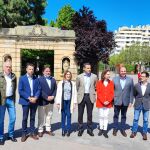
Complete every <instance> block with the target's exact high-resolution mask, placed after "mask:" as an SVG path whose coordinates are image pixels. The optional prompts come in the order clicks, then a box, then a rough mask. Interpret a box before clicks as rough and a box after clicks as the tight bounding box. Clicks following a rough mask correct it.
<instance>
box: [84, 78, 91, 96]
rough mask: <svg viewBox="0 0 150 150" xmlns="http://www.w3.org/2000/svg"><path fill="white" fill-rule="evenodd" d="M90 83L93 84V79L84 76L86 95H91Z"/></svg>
mask: <svg viewBox="0 0 150 150" xmlns="http://www.w3.org/2000/svg"><path fill="white" fill-rule="evenodd" d="M90 82H91V78H90V77H88V76H86V75H84V87H85V92H84V93H90Z"/></svg>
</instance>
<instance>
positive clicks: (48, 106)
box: [38, 66, 57, 137]
mask: <svg viewBox="0 0 150 150" xmlns="http://www.w3.org/2000/svg"><path fill="white" fill-rule="evenodd" d="M39 83H40V87H41V96H40V98H39V107H38V135H39V137H42V136H43V133H44V132H43V131H44V127H45V130H46V131H45V133H47V134H48V135H50V136H54V133H53V132H52V131H51V119H52V114H53V105H54V98H55V96H56V89H57V85H56V80H55V79H54V78H53V77H52V76H51V70H50V67H49V66H44V68H43V76H42V77H40V78H39Z"/></svg>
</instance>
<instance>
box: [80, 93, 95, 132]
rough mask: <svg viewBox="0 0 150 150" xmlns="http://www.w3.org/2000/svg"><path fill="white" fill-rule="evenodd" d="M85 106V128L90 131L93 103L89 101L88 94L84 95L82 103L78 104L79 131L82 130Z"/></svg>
mask: <svg viewBox="0 0 150 150" xmlns="http://www.w3.org/2000/svg"><path fill="white" fill-rule="evenodd" d="M85 106H86V109H87V128H88V129H92V112H93V103H92V102H91V100H90V97H89V94H84V97H83V100H82V102H81V103H80V104H78V123H79V130H82V129H83V114H84V108H85Z"/></svg>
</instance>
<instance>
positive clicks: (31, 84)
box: [27, 74, 33, 96]
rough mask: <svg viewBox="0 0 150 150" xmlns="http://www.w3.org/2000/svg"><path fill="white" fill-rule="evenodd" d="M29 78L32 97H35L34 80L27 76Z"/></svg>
mask: <svg viewBox="0 0 150 150" xmlns="http://www.w3.org/2000/svg"><path fill="white" fill-rule="evenodd" d="M27 77H28V81H29V85H30V89H31V95H30V96H33V78H32V77H31V76H29V75H28V74H27Z"/></svg>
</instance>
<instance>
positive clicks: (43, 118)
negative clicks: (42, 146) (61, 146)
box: [38, 104, 54, 132]
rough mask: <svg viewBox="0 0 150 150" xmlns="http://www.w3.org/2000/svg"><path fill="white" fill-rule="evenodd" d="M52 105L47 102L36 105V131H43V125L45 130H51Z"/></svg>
mask: <svg viewBox="0 0 150 150" xmlns="http://www.w3.org/2000/svg"><path fill="white" fill-rule="evenodd" d="M53 105H54V104H48V105H45V106H39V107H38V132H43V130H44V126H45V130H46V131H51V120H52V114H53Z"/></svg>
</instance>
